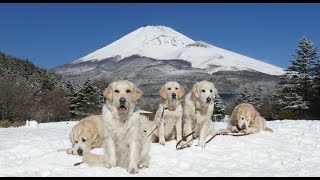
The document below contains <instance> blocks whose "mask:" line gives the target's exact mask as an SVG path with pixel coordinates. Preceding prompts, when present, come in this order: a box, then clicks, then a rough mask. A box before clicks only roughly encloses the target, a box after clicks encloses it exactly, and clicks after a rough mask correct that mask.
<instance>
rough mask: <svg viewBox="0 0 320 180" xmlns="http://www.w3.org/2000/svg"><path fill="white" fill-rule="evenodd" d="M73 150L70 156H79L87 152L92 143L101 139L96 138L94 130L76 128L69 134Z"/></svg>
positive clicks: (96, 134)
mask: <svg viewBox="0 0 320 180" xmlns="http://www.w3.org/2000/svg"><path fill="white" fill-rule="evenodd" d="M70 139H71V142H72V146H73V148H72V149H73V150H72V154H78V155H80V156H82V155H83V153H85V152H89V151H90V150H91V149H92V145H93V143H97V142H98V141H101V137H99V136H98V133H97V130H96V129H90V128H85V127H84V128H77V129H75V131H74V132H73V133H71V134H70Z"/></svg>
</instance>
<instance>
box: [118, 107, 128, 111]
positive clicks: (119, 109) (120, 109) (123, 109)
mask: <svg viewBox="0 0 320 180" xmlns="http://www.w3.org/2000/svg"><path fill="white" fill-rule="evenodd" d="M126 110H127V108H126V107H124V106H120V107H118V111H126Z"/></svg>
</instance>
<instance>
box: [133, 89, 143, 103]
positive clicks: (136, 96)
mask: <svg viewBox="0 0 320 180" xmlns="http://www.w3.org/2000/svg"><path fill="white" fill-rule="evenodd" d="M133 89H134V93H133V95H134V100H135V101H137V100H138V99H140V98H141V97H142V95H143V92H142V91H141V89H139V88H138V87H137V86H135V85H134V88H133Z"/></svg>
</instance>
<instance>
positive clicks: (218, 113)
mask: <svg viewBox="0 0 320 180" xmlns="http://www.w3.org/2000/svg"><path fill="white" fill-rule="evenodd" d="M224 117H225V105H224V104H223V102H222V99H221V98H220V96H216V98H215V99H214V111H213V116H212V121H221V120H222V119H223V118H224Z"/></svg>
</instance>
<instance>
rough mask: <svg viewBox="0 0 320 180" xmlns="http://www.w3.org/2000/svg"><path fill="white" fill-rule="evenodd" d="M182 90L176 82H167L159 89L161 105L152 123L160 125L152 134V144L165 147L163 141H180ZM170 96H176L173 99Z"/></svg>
mask: <svg viewBox="0 0 320 180" xmlns="http://www.w3.org/2000/svg"><path fill="white" fill-rule="evenodd" d="M184 92H185V91H184V88H183V87H182V86H181V85H180V84H179V83H177V82H174V81H169V82H167V83H166V84H164V85H163V86H162V87H161V89H160V96H161V97H162V98H163V103H162V104H160V105H159V108H158V110H157V112H156V114H155V118H154V122H155V123H160V124H159V127H158V129H157V130H156V131H155V132H154V137H153V142H157V140H159V143H160V144H162V145H165V141H169V140H172V139H176V140H177V141H180V140H181V139H182V114H183V109H182V105H181V100H180V99H181V97H182V96H184ZM172 94H176V97H175V98H173V96H172Z"/></svg>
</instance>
